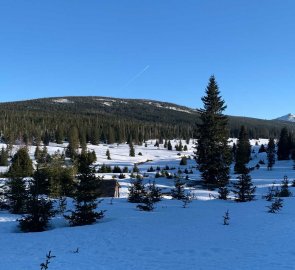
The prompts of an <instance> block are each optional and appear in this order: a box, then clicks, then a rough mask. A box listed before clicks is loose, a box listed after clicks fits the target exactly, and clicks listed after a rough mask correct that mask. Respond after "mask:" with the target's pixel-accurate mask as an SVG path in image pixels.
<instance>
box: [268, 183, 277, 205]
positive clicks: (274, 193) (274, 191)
mask: <svg viewBox="0 0 295 270" xmlns="http://www.w3.org/2000/svg"><path fill="white" fill-rule="evenodd" d="M279 195H280V192H279V190H278V188H277V187H276V188H275V184H274V183H273V184H272V186H271V187H269V188H268V192H267V194H266V195H265V196H264V198H265V199H266V200H267V201H268V202H270V201H272V200H273V198H274V197H277V196H279Z"/></svg>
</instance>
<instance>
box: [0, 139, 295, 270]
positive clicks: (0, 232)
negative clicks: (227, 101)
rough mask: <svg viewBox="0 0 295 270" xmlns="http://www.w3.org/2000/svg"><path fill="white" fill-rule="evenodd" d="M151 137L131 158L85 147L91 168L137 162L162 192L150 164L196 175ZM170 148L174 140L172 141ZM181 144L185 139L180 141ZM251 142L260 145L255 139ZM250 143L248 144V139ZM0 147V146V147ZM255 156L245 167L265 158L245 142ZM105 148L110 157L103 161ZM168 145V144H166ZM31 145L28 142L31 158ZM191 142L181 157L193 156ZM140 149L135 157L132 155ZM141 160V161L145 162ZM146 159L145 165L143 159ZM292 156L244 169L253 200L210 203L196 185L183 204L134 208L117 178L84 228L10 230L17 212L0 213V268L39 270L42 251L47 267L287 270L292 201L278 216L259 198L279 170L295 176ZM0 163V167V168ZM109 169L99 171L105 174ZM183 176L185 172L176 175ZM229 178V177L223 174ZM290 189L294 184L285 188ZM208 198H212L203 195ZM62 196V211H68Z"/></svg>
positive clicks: (165, 183)
mask: <svg viewBox="0 0 295 270" xmlns="http://www.w3.org/2000/svg"><path fill="white" fill-rule="evenodd" d="M154 143H155V141H149V142H148V146H147V147H145V146H144V145H143V146H135V153H136V156H135V157H133V158H130V157H129V147H128V145H98V146H92V145H89V149H91V150H94V151H95V152H96V154H97V166H99V165H101V164H103V163H105V164H109V165H111V166H114V165H119V166H121V167H123V166H128V167H129V169H132V168H133V165H134V163H141V164H140V165H138V167H139V169H140V171H141V173H146V174H147V175H148V177H146V178H145V182H148V181H149V180H151V181H153V180H156V183H157V184H158V186H160V187H161V188H164V189H167V190H169V189H170V188H171V187H173V184H174V180H173V179H166V178H157V179H155V178H154V175H155V172H151V173H147V169H148V168H149V167H151V166H153V167H154V168H156V167H157V166H160V167H161V168H163V167H165V166H166V165H167V166H169V167H170V168H171V167H175V169H173V170H171V173H177V171H178V169H179V168H180V169H181V170H184V169H185V168H187V169H192V170H193V174H189V178H190V179H191V180H198V179H199V178H200V176H199V172H198V171H197V170H196V168H195V166H196V163H195V161H194V160H193V159H192V160H189V162H188V165H187V166H179V161H180V156H179V155H177V153H178V152H177V151H175V150H173V151H168V150H166V149H164V148H163V147H162V145H161V146H160V148H159V149H158V148H157V147H154ZM172 143H173V145H174V144H176V143H178V141H177V140H176V141H175V142H172ZM182 143H183V145H185V142H184V141H182ZM259 143H267V140H260V142H259ZM252 145H255V141H252ZM65 146H66V144H64V145H53V144H52V145H50V146H49V147H48V151H49V153H54V152H55V151H57V150H60V151H63V150H64V147H65ZM0 147H1V146H0ZM253 148H254V150H255V153H253V154H252V156H253V160H251V161H250V164H249V166H250V167H252V166H253V167H254V166H255V165H256V164H257V163H258V161H259V160H261V159H262V160H263V159H264V160H265V161H266V157H265V153H259V154H258V153H257V152H258V148H259V146H253ZM107 149H109V150H110V152H111V158H112V160H107V158H106V155H105V152H106V150H107ZM173 149H174V148H173ZM34 150H35V148H34V147H30V155H31V156H32V157H33V153H34ZM193 151H194V149H193V144H192V141H191V144H190V145H189V146H188V151H187V152H181V154H182V155H187V156H188V155H192V154H193ZM139 152H141V153H142V156H139V155H138V153H139ZM148 160H149V161H148ZM147 161H148V162H147ZM292 167H293V162H292V161H280V162H278V161H277V162H276V164H275V165H274V168H273V171H267V168H266V165H261V167H260V169H258V170H257V169H255V170H253V171H252V172H251V176H252V180H253V181H254V184H255V185H256V186H257V191H256V194H257V196H256V200H255V201H253V202H248V203H236V202H234V201H221V200H215V199H214V195H216V192H215V191H211V190H205V189H201V188H200V187H199V186H197V187H187V188H186V189H187V190H190V191H191V192H192V193H194V194H195V195H196V200H193V202H192V203H190V204H189V205H188V208H183V202H182V201H177V200H170V199H164V200H163V201H161V202H160V203H157V204H156V209H155V210H154V211H153V212H141V211H138V210H137V209H136V204H131V203H128V202H127V200H126V196H127V189H128V186H129V183H130V178H129V174H128V175H127V177H126V179H123V180H119V182H120V184H121V191H120V194H121V198H118V199H114V200H113V204H110V202H111V200H110V198H105V200H104V201H103V202H102V203H101V204H99V209H104V210H107V212H106V214H105V218H104V219H102V220H101V221H99V222H98V223H96V224H94V225H91V226H83V227H69V226H68V224H67V223H66V221H65V220H64V218H63V217H60V216H57V217H55V218H53V220H52V221H51V228H50V229H49V230H48V231H46V232H42V233H21V232H19V230H18V228H17V224H18V223H17V222H16V219H17V218H18V217H19V216H17V215H11V214H9V213H8V212H5V211H1V212H0V236H1V245H0V254H1V264H0V269H3V270H4V269H5V270H6V269H13V270H14V269H22V270H29V269H30V270H32V269H40V263H42V262H44V261H45V255H46V253H48V251H49V250H51V251H52V254H53V255H55V256H56V257H55V258H53V259H52V260H51V263H50V265H49V269H60V270H68V269H71V270H76V269H89V270H91V269H107V270H108V269H114V270H116V269H136V270H137V269H204V270H207V269H212V270H213V269H294V265H293V260H294V258H295V251H294V244H293V242H294V241H295V233H293V230H294V225H295V215H294V209H295V199H294V197H290V198H284V206H283V209H282V211H281V212H279V213H278V214H269V213H267V208H266V206H269V205H270V203H269V202H266V201H265V200H264V199H262V195H263V194H265V193H266V191H267V188H268V187H269V186H270V185H271V184H272V183H273V182H274V181H276V184H277V185H279V184H280V183H281V181H282V179H283V177H284V175H287V176H288V178H289V180H290V181H292V180H293V179H294V178H295V170H293V169H292ZM6 169H7V168H5V167H2V169H1V170H2V171H5V170H6ZM112 175H114V174H112V173H111V174H107V175H105V176H104V177H105V179H108V178H111V177H112ZM184 176H185V175H184ZM231 179H232V181H234V180H235V179H236V175H234V174H232V175H231ZM290 189H291V191H292V192H293V194H295V188H290ZM211 195H213V196H211ZM70 207H71V205H70V201H69V204H68V208H70ZM227 210H229V215H230V221H229V223H230V224H229V226H224V225H223V217H222V216H223V215H224V213H225V212H226V211H227Z"/></svg>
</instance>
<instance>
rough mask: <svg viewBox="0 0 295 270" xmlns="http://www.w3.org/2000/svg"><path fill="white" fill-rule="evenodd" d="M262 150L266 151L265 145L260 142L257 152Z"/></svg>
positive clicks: (262, 151)
mask: <svg viewBox="0 0 295 270" xmlns="http://www.w3.org/2000/svg"><path fill="white" fill-rule="evenodd" d="M264 152H266V149H265V146H264V144H261V146H260V148H259V150H258V153H264Z"/></svg>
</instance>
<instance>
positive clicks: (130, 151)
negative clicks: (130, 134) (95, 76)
mask: <svg viewBox="0 0 295 270" xmlns="http://www.w3.org/2000/svg"><path fill="white" fill-rule="evenodd" d="M129 156H130V157H135V150H134V146H133V144H132V143H130V145H129Z"/></svg>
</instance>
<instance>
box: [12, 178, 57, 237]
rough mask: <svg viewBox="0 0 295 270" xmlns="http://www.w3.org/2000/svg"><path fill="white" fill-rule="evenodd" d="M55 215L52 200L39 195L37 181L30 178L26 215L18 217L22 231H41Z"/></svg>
mask: <svg viewBox="0 0 295 270" xmlns="http://www.w3.org/2000/svg"><path fill="white" fill-rule="evenodd" d="M54 215H55V211H53V204H52V201H51V200H49V199H45V198H44V197H42V196H40V194H39V189H38V183H37V181H36V180H32V182H31V184H30V195H29V198H28V201H27V212H26V215H25V216H23V217H22V218H20V219H19V220H18V221H19V227H20V229H21V231H23V232H42V231H45V230H46V228H47V227H48V223H49V221H50V219H51V217H53V216H54Z"/></svg>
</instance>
